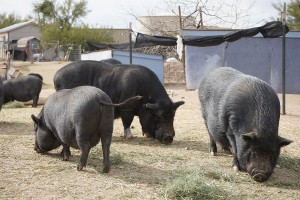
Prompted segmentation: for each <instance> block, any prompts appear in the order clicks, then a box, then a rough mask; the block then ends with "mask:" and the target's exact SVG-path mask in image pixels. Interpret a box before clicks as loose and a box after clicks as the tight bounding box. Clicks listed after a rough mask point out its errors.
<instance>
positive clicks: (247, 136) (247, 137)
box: [242, 132, 256, 141]
mask: <svg viewBox="0 0 300 200" xmlns="http://www.w3.org/2000/svg"><path fill="white" fill-rule="evenodd" d="M242 137H243V139H244V140H245V141H251V140H253V139H255V138H256V134H255V132H250V133H244V134H242Z"/></svg>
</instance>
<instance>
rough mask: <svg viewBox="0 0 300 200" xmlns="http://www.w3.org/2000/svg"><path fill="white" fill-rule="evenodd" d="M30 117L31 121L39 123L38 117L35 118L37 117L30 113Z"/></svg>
mask: <svg viewBox="0 0 300 200" xmlns="http://www.w3.org/2000/svg"><path fill="white" fill-rule="evenodd" d="M31 119H32V120H33V122H34V123H36V124H39V122H40V120H39V118H37V117H36V116H34V115H31Z"/></svg>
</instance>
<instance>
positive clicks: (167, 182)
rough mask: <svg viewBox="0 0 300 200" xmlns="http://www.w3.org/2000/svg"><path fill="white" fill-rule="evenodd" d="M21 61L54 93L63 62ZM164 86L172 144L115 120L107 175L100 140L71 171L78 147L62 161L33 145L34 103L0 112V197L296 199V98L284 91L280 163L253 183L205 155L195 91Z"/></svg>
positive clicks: (226, 159) (299, 111) (299, 110)
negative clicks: (284, 142)
mask: <svg viewBox="0 0 300 200" xmlns="http://www.w3.org/2000/svg"><path fill="white" fill-rule="evenodd" d="M25 64H27V65H26V67H25V70H26V71H25V72H24V73H30V72H35V73H41V74H43V76H44V77H45V78H44V80H45V83H46V84H47V85H46V87H44V89H46V90H44V92H45V91H47V92H45V93H44V94H45V95H46V94H48V93H49V92H50V93H51V92H53V90H52V89H51V84H52V77H51V76H53V74H54V72H55V70H57V69H58V68H59V67H60V66H62V65H59V64H57V63H54V64H53V63H50V64H47V63H35V64H33V66H30V64H28V63H25ZM52 66H54V67H53V69H52V71H51V70H50V69H49V68H51V67H52ZM20 69H22V67H21V66H20ZM167 89H170V90H173V91H174V96H173V97H172V99H174V100H175V101H177V100H184V101H185V102H186V103H185V104H184V105H183V106H181V107H179V109H178V111H177V113H176V117H175V122H174V125H175V130H176V137H175V141H174V142H173V144H172V145H162V144H160V143H158V142H157V141H156V140H152V139H148V138H145V137H143V136H142V134H141V128H140V125H139V121H138V119H135V120H134V122H133V124H132V126H133V133H134V136H135V138H134V139H132V140H124V139H123V138H122V135H123V128H122V125H121V120H119V119H117V120H115V129H114V133H113V135H114V136H113V141H112V145H111V161H112V170H111V172H110V173H108V174H103V173H102V150H101V145H100V144H98V145H97V146H96V147H95V148H93V149H92V151H91V153H90V155H89V158H88V166H87V168H85V169H84V170H83V171H80V172H78V171H77V170H76V164H77V161H78V159H79V155H80V152H79V151H78V150H75V149H71V152H72V156H71V159H70V161H67V162H65V161H62V160H61V159H60V157H59V155H58V154H59V152H60V150H61V149H60V148H59V149H57V150H55V151H52V152H49V153H47V154H37V153H36V152H35V151H34V150H33V145H34V133H33V123H32V121H31V118H30V115H31V114H36V115H37V114H38V113H39V112H40V110H41V108H42V107H41V106H39V107H38V108H31V107H28V106H25V107H24V108H14V109H12V108H4V109H2V111H1V112H0V131H1V132H0V162H1V168H0V199H272V200H273V199H285V200H287V199H300V191H299V189H300V153H299V149H300V143H299V141H300V134H299V132H300V123H299V122H300V107H299V105H300V95H287V108H286V109H287V115H282V116H281V121H280V135H281V136H283V137H287V138H289V139H292V140H294V142H293V143H292V144H291V145H289V146H287V147H285V148H283V149H282V154H281V157H280V160H279V168H276V170H275V173H274V174H273V176H272V177H271V178H270V180H269V181H267V182H265V183H257V182H255V181H253V180H251V179H250V177H249V176H248V175H247V174H246V173H242V172H234V171H233V170H232V168H231V161H232V156H231V155H228V154H225V153H223V152H220V153H219V155H218V156H215V157H212V156H210V154H209V152H208V142H209V139H208V134H207V131H206V128H205V126H204V123H203V119H202V117H201V114H200V109H199V108H200V107H199V101H198V98H197V91H186V90H185V89H184V88H183V87H172V86H168V87H167Z"/></svg>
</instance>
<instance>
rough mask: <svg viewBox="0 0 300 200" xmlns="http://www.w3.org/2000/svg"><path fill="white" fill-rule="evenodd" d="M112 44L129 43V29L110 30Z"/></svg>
mask: <svg viewBox="0 0 300 200" xmlns="http://www.w3.org/2000/svg"><path fill="white" fill-rule="evenodd" d="M112 33H113V40H114V44H122V43H129V29H112Z"/></svg>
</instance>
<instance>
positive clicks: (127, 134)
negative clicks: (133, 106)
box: [120, 111, 134, 139]
mask: <svg viewBox="0 0 300 200" xmlns="http://www.w3.org/2000/svg"><path fill="white" fill-rule="evenodd" d="M120 115H121V119H122V123H123V127H124V138H125V139H130V138H133V135H132V133H131V130H130V125H131V123H132V121H133V118H134V114H133V112H130V111H121V112H120Z"/></svg>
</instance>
